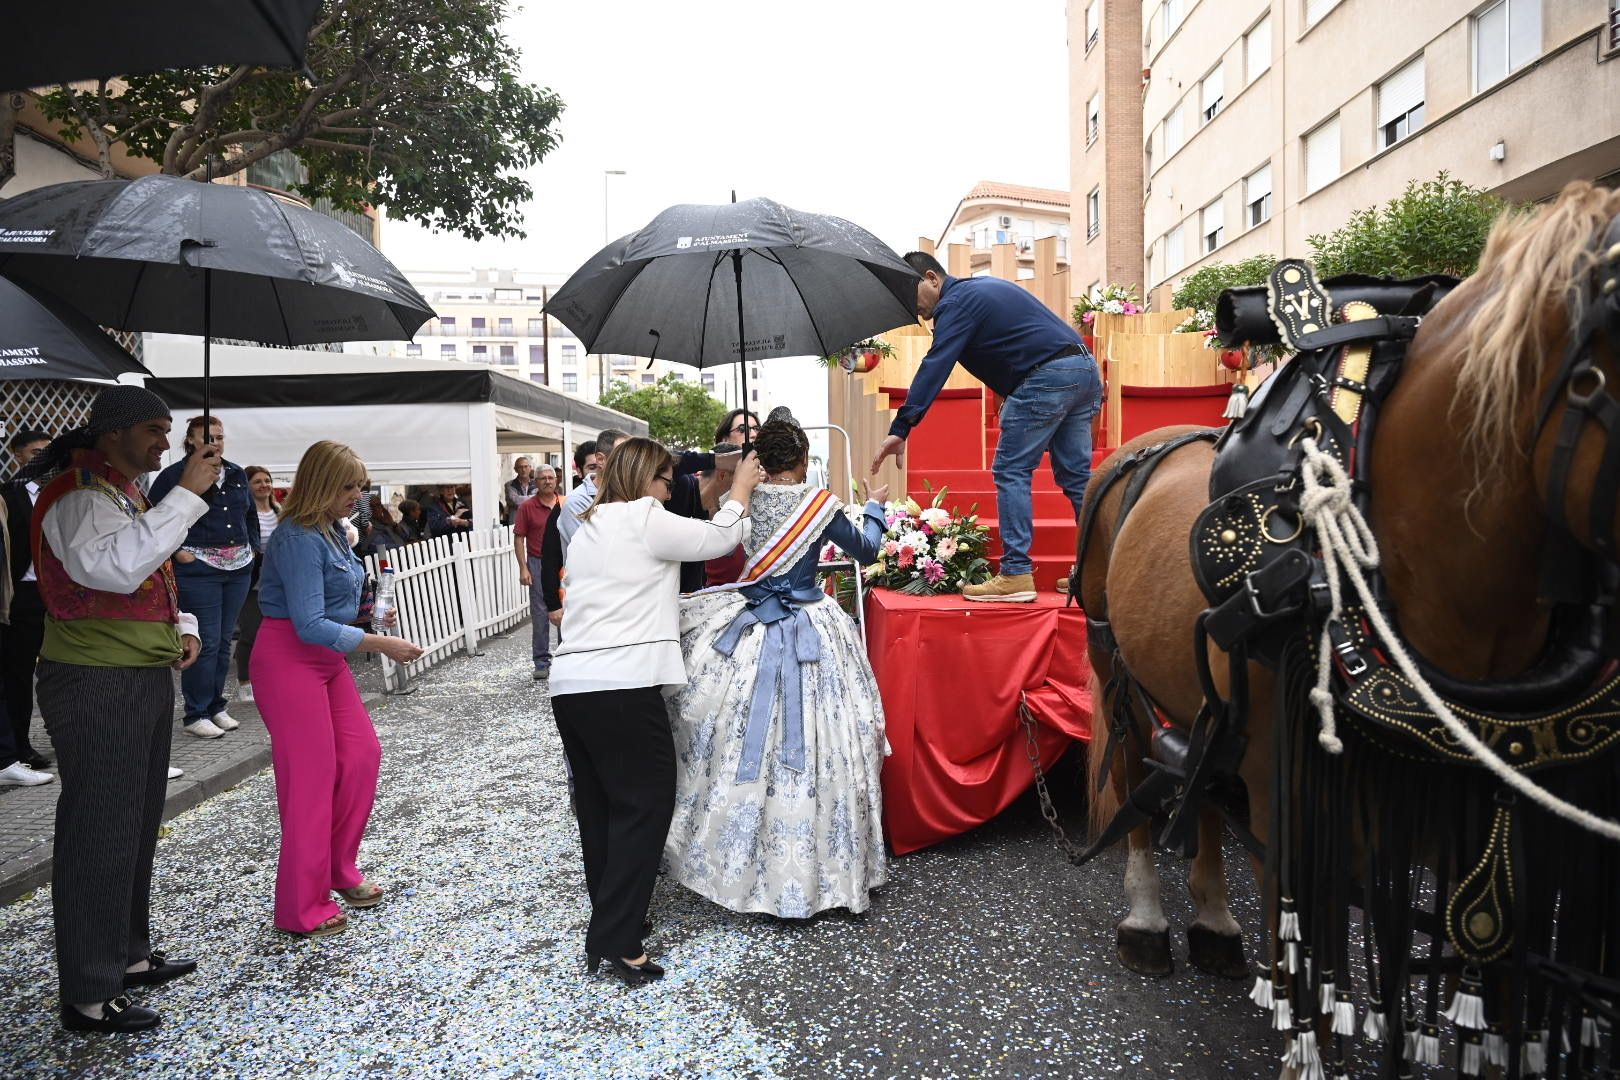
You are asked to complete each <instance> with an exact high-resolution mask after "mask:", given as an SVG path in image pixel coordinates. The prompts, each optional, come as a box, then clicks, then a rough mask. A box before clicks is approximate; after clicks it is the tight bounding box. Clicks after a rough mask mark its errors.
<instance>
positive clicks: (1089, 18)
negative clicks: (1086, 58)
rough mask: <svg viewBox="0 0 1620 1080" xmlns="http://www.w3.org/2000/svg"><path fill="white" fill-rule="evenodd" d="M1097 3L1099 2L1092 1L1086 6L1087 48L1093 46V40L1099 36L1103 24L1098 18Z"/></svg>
mask: <svg viewBox="0 0 1620 1080" xmlns="http://www.w3.org/2000/svg"><path fill="white" fill-rule="evenodd" d="M1097 2H1098V0H1091V3H1089V4H1087V5H1086V45H1087V46H1090V45H1091V40H1092V39H1093V38H1095V37H1096V36H1097V31H1098V29H1099V28H1100V27H1101V24H1102V21H1101V20H1100V19H1099V18H1098V17H1097Z"/></svg>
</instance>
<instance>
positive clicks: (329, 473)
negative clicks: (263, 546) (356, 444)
mask: <svg viewBox="0 0 1620 1080" xmlns="http://www.w3.org/2000/svg"><path fill="white" fill-rule="evenodd" d="M365 477H366V466H365V463H364V462H363V461H361V460H360V455H358V454H356V453H355V452H354V451H353V450H351V449H349V448H348V447H347V446H344V445H343V444H342V443H340V442H332V441H331V440H329V439H323V440H322V441H321V442H318V443H316V444H315V445H313V446H311V447H310V448H309V449H308V450H305V451H304V456H303V457H302V458H300V459H299V462H298V473H297V475H295V476H294V477H293V482H292V490H291V491H289V492H288V493H287V501H286V502H284V503H282V504H281V516H282V518H283V519H285V520H287V521H291V522H293V523H294V524H296V525H302V526H304V527H305V528H309V529H320V528H325V527H326V526H328V525H330V524H332V501H333V500H334V499H336V498H337V497H338V495H340V494H341V493H342V492H343V489H344V488H346V487H348V486H349V485H350V484H358V483H360V482H361V481H362V480H364V479H365Z"/></svg>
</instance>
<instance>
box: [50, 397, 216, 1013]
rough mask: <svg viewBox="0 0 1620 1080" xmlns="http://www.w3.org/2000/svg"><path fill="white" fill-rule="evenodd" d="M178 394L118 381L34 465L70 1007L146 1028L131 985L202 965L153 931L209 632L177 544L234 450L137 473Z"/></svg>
mask: <svg viewBox="0 0 1620 1080" xmlns="http://www.w3.org/2000/svg"><path fill="white" fill-rule="evenodd" d="M169 423H170V418H169V409H168V407H167V406H166V405H164V404H163V402H162V401H161V400H159V399H158V397H157V396H156V395H155V394H153V393H151V392H150V391H148V390H144V389H141V388H140V387H135V386H114V387H109V388H108V389H106V390H103V391H102V392H101V394H100V395H99V396H97V398H96V400H95V402H94V403H93V404H92V405H91V407H90V422H89V424H88V425H86V426H85V427H82V428H78V429H76V430H74V431H69V432H67V433H65V434H64V435H62V436H61V437H59V438H58V439H57V440H56V441H55V442H53V443H52V444H51V446H50V447H49V448H48V449H46V450H45V451H44V452H43V453H42V454H40V456H39V457H38V458H36V459H35V461H34V462H33V463H32V464H31V465H30V466H29V468H28V469H27V470H25V471H24V476H25V477H26V478H29V479H37V480H39V481H40V483H41V491H40V495H39V502H38V503H37V504H36V505H35V508H34V520H33V549H34V564H35V567H36V570H37V573H38V575H39V591H40V596H41V599H43V600H44V603H45V612H46V617H45V640H44V645H43V646H42V647H41V649H40V665H39V705H40V712H41V713H42V714H43V715H44V718H45V726H46V729H47V730H48V731H49V732H50V735H51V741H52V743H53V744H54V745H55V747H56V751H57V762H58V765H59V768H60V771H61V781H62V794H61V797H60V799H58V801H57V807H56V853H55V863H56V865H55V877H54V884H53V888H52V909H53V914H54V916H55V922H56V961H57V969H58V972H59V978H60V984H61V999H62V1023H63V1025H64V1026H65V1027H67V1028H70V1029H74V1030H81V1031H109V1032H126V1031H139V1030H142V1029H144V1028H150V1027H153V1026H155V1025H156V1024H157V1022H158V1014H157V1013H156V1012H155V1011H153V1010H151V1009H148V1008H144V1007H142V1006H139V1005H135V1004H133V1003H132V1002H131V1001H130V1000H129V998H127V997H125V996H124V991H125V990H128V989H130V988H131V987H136V986H155V985H157V984H159V983H163V982H167V981H168V980H170V979H173V978H176V977H178V976H181V975H186V974H189V973H190V972H192V971H194V970H195V969H196V966H197V964H196V961H194V960H171V959H168V958H167V957H165V956H164V955H163V954H162V953H160V952H157V951H155V950H153V949H152V947H151V923H150V917H149V912H148V905H149V898H150V892H151V882H152V856H153V852H154V849H155V848H156V846H157V834H158V825H159V822H160V820H161V818H162V813H163V800H164V788H165V785H166V784H167V781H168V771H169V732H170V728H171V725H172V722H173V719H174V679H173V675H172V671H171V669H176V668H178V669H181V670H184V669H185V668H186V667H188V666H189V665H190V664H191V663H193V662H194V661H195V660H196V658H197V655H198V653H199V651H200V648H201V643H200V642H199V640H198V638H197V621H196V619H194V618H192V617H191V616H190V615H187V614H186V613H184V612H182V611H181V610H180V607H179V602H178V599H177V593H176V589H175V582H174V572H173V570H172V569H171V566H170V562H169V556H170V555H171V554H173V552H174V551H175V549H177V548H178V547H179V546H180V544H181V543H182V541H184V540H185V537H186V533H187V531H188V530H189V529H190V528H191V526H192V524H193V523H194V522H196V521H197V519H199V518H201V517H202V516H203V514H205V513H206V512H207V510H208V504H207V503H206V502H204V501H203V499H202V498H201V493H203V492H205V491H207V490H208V489H209V488H210V487H211V486H212V485H213V484H214V482H215V481H216V480H217V479H218V477H219V471H220V456H219V450H218V449H217V448H216V447H214V446H212V445H211V444H204V445H203V446H201V447H200V448H199V449H198V450H197V451H196V452H195V453H193V454H192V455H191V457H190V458H189V459H188V460H187V462H186V467H185V470H184V472H183V473H182V475H181V478H180V483H179V485H178V486H177V487H175V489H174V490H173V491H171V492H169V494H168V495H167V496H165V497H164V499H163V501H162V502H160V503H158V504H157V505H155V506H154V505H151V504H150V503H148V502H147V500H146V497H145V496H144V495H142V494H141V492H140V489H139V488H138V487H136V484H135V478H136V477H138V476H140V475H142V474H144V473H148V472H151V471H152V470H154V469H157V468H158V467H160V466H161V465H162V463H163V462H162V459H163V453H164V451H166V450H167V449H168V448H169Z"/></svg>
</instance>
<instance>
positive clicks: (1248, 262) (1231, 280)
mask: <svg viewBox="0 0 1620 1080" xmlns="http://www.w3.org/2000/svg"><path fill="white" fill-rule="evenodd" d="M1276 265H1277V257H1276V256H1275V255H1252V256H1250V257H1249V258H1247V259H1244V260H1242V261H1241V262H1235V263H1210V264H1209V265H1207V266H1204V267H1200V268H1199V269H1198V270H1197V272H1195V273H1192V274H1188V275H1187V276H1186V277H1185V278H1183V279H1182V282H1181V288H1179V289H1177V290H1176V292H1175V295H1174V296H1173V297H1171V298H1170V303H1171V305H1172V306H1173V307H1176V308H1195V309H1197V310H1198V311H1207V312H1210V313H1212V314H1213V312H1214V311H1215V301H1216V300H1217V299H1218V298H1219V297H1220V295H1221V293H1223V292H1225V291H1226V290H1227V289H1236V288H1240V287H1242V286H1244V285H1264V284H1265V283H1266V275H1267V274H1269V273H1271V268H1272V267H1273V266H1276Z"/></svg>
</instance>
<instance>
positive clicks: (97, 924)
mask: <svg viewBox="0 0 1620 1080" xmlns="http://www.w3.org/2000/svg"><path fill="white" fill-rule="evenodd" d="M39 705H40V711H41V712H42V713H43V714H44V716H45V728H46V730H48V731H49V732H50V733H51V742H52V743H53V744H55V746H56V760H57V766H58V769H59V772H60V778H61V793H60V794H59V795H58V797H57V801H56V852H55V861H56V867H55V872H54V877H53V881H52V886H51V909H52V914H53V915H54V916H55V920H56V967H57V972H58V978H59V980H60V983H61V989H62V1001H63V1002H64V1003H66V1004H85V1003H88V1002H93V1001H106V1000H108V999H109V998H115V997H117V996H118V995H119V994H122V993H123V992H124V969H125V968H127V967H128V966H129V965H130V964H132V963H135V962H136V961H138V960H144V959H146V957H147V956H148V955H149V954H150V953H151V951H152V928H151V918H150V915H149V907H150V900H151V891H152V855H153V852H154V850H155V849H156V847H157V835H158V825H159V824H160V823H161V821H162V819H163V797H164V791H165V788H166V787H167V786H168V782H169V734H170V729H171V728H172V727H173V726H174V672H173V671H171V670H170V669H168V668H166V667H160V668H114V667H90V666H88V665H81V664H59V663H57V662H55V661H52V660H45V661H41V663H40V665H39Z"/></svg>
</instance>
